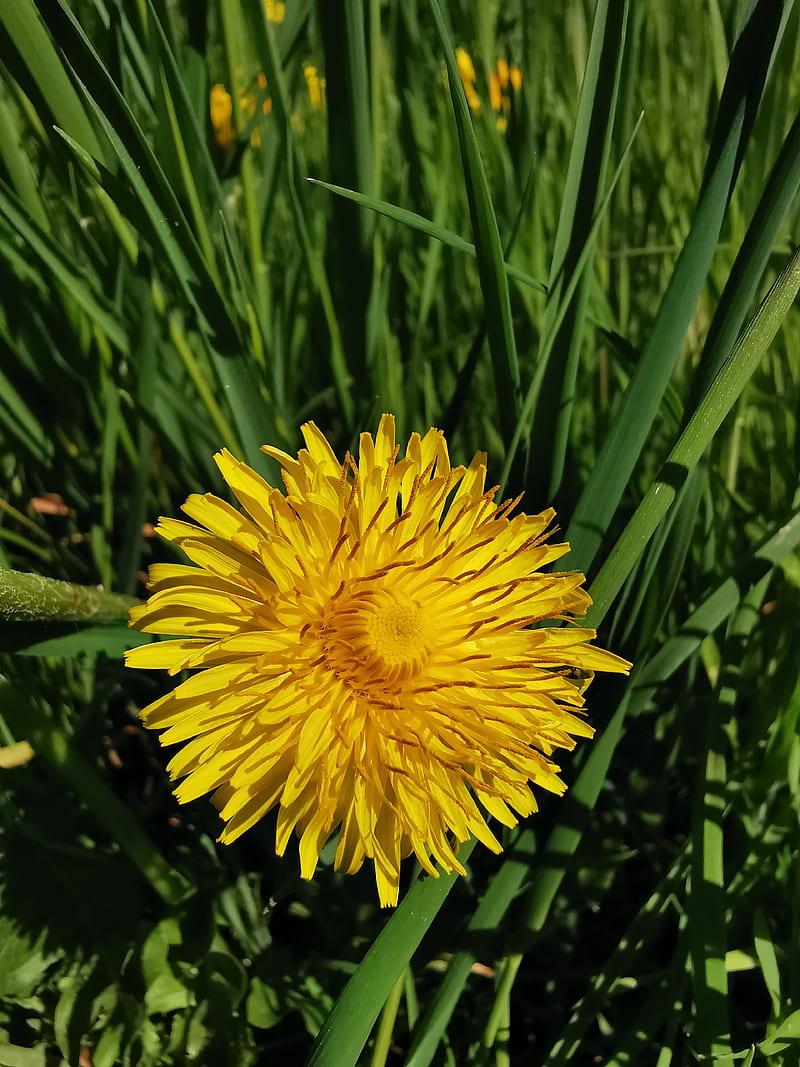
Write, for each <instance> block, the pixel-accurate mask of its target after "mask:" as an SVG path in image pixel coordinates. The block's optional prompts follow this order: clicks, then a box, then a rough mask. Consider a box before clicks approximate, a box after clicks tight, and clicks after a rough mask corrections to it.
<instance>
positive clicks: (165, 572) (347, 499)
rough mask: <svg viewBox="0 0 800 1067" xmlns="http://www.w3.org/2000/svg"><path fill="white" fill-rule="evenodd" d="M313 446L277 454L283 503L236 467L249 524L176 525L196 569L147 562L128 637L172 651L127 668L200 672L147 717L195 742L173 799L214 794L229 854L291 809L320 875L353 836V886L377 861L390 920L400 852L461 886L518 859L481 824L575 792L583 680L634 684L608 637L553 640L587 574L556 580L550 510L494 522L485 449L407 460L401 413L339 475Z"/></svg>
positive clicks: (165, 523) (207, 508)
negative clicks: (329, 854)
mask: <svg viewBox="0 0 800 1067" xmlns="http://www.w3.org/2000/svg"><path fill="white" fill-rule="evenodd" d="M302 432H303V437H304V440H305V448H303V449H302V450H301V451H300V452H299V453H298V455H297V458H296V459H295V458H294V457H292V456H290V455H288V454H287V453H285V452H282V451H280V450H279V449H276V448H271V447H266V446H265V447H264V451H265V452H266V453H267V454H268V455H269V456H271V457H272V458H273V459H274V460H276V461H277V462H278V463H279V464H280V466H281V468H282V473H283V481H284V485H285V490H284V491H281V490H279V489H276V488H274V487H272V486H271V485H269V484H268V483H267V482H266V481H264V479H263V478H262V477H261V476H260V475H259V474H257V473H256V472H255V471H254V470H252V469H251V468H250V467H248V466H247V465H246V464H244V463H241V462H239V461H237V460H236V459H235V458H234V457H233V456H232V455H231V454H230V452H228V451H226V450H224V451H222V452H221V453H219V454H218V455H217V456H216V462H217V465H218V466H219V469H220V471H221V473H222V476H223V478H224V479H225V481H226V482H227V484H228V485H229V487H230V488H231V490H232V491H233V493H234V495H235V496H236V498H237V499H238V501H239V504H240V508H236V507H234V506H232V505H231V504H228V503H226V502H225V501H224V500H221V499H220V498H218V497H216V496H214V495H212V494H205V495H202V496H200V495H193V496H190V497H189V499H188V500H187V501H186V504H185V505H184V509H183V510H184V511H185V512H186V514H187V515H188V516H189V518H190V519H192V520H193V523H188V522H182V521H178V520H176V519H169V518H167V519H164V518H162V519H161V520H160V522H159V525H158V527H157V530H158V532H159V533H160V534H161V536H162V537H165V538H166V539H167V540H169V541H172V542H174V543H175V544H177V545H178V546H180V548H181V549H182V550H183V551H184V553H185V554H186V556H188V558H189V559H190V560H191V562H192V564H193V566H187V565H179V564H167V563H158V564H155V565H154V566H153V567H151V569H150V574H149V582H148V585H149V590H150V597H149V600H148V601H147V603H146V604H143V605H141V606H139V607H136V608H134V609H133V611H132V612H131V625H132V626H134V627H136V628H137V629H140V630H145V631H148V632H150V633H155V634H169V635H174V636H175V637H176V639H175V640H169V641H158V642H154V643H152V644H148V645H143V646H141V647H139V648H136V649H133V650H132V651H130V652H129V653H128V655H127V662H128V664H129V665H130V666H133V667H148V668H150V667H152V668H166V669H167V670H168V671H169V672H170V673H172V674H175V673H177V672H179V671H182V670H184V669H186V668H189V669H191V670H194V671H195V672H196V673H194V674H192V675H191V676H190V677H189V678H188V680H187V681H184V682H182V683H181V684H180V685H178V686H177V687H176V688H175V689H174V690H173V691H172V692H170V693H168V694H167V695H166V696H164V697H163V698H161V699H160V700H157V701H156V702H155V703H154V704H151V705H150V706H149V707H147V708H145V709H144V711H143V712H142V713H141V714H142V718H143V720H144V722H145V724H146V725H147V726H149V727H152V728H154V729H158V730H163V731H164V732H163V733H162V734H161V741H162V743H163V744H165V745H173V744H181V745H182V746H183V747H182V748H180V749H179V750H178V752H177V754H176V755H174V756H173V758H172V760H171V762H170V764H169V772H170V775H171V776H172V777H173V778H180V779H182V781H181V783H180V784H179V785H178V786H177V788H176V795H177V797H178V800H180V801H182V802H186V801H190V800H194V799H196V798H198V797H200V796H202V795H203V794H206V793H208V792H211V791H213V798H212V799H213V801H214V803H215V804H216V806H217V807H218V808H219V811H220V815H221V817H222V819H223V820H224V822H225V827H224V829H223V831H222V834H221V837H220V840H221V841H223V842H231V841H234V840H235V839H236V838H238V837H239V836H240V835H241V834H243V833H244V832H245V831H246V830H247V829H249V828H250V827H252V826H253V825H254V823H256V822H257V821H258V820H259V819H261V818H262V817H263V816H264V815H265V814H266V813H267V812H268V811H270V809H272V808H275V807H277V808H278V812H277V826H276V850H277V852H278V853H279V854H281V855H282V854H283V853H284V851H285V849H286V847H287V845H288V843H289V841H290V839H291V836H292V834H293V833H295V834H296V835H297V836H298V837H299V854H300V872H301V874H302V876H303V877H304V878H310V877H311V876H312V875H313V873H314V870H315V868H316V865H317V862H318V859H319V854H320V851H321V849H322V847H323V846H324V844H325V843H326V841H327V840H328V839H329V838H330V837H331V836H332V835H333V834H334V833H336V832H338V844H337V848H336V858H335V866H336V868H337V869H340V870H343V871H346V872H354V871H356V870H358V869H359V868H360V867H361V866H362V864H363V862H364V861H365V860H368V861H370V862H371V863H372V864H373V865H374V871H375V879H376V882H377V887H378V895H379V897H380V901H381V904H383V905H391V904H395V903H396V902H397V897H398V883H399V877H400V861H401V859H402V858H403V857H405V856H408V855H410V854H412V853H413V854H414V855H415V856H416V857H417V859H418V860H419V862H420V864H421V865H422V867H423V868H424V869H425V870H426V871H427V872H429V873H430V874H431V875H433V876H434V877H436V876H438V870H437V867H436V863H438V864H439V865H440V866H441V867H442V868H443V869H444V870H445V871H448V872H450V871H454V870H455V871H457V872H459V873H461V874H463V873H464V868H463V866H462V864H461V863H460V862H459V860H458V858H457V855H456V853H457V850H458V846H459V844H460V843H461V842H464V841H466V840H467V839H468V838H470V837H473V836H474V837H476V838H477V839H478V840H480V841H481V842H482V843H483V844H484V845H486V846H487V847H488V848H490V849H491V850H492V851H494V852H499V851H500V850H501V846H500V844H499V842H498V840H497V838H496V837H495V834H494V833H493V832H492V830H491V829H490V827H489V825H488V823H487V816H492V817H493V818H494V819H496V820H497V822H499V823H500V824H502V825H504V826H514V825H515V824H516V822H517V821H518V819H519V817H524V816H527V815H530V814H531V813H532V812H534V811H536V808H537V801H536V796H535V794H534V791H533V789H532V788H531V786H534V787H538V788H539V789H545V790H549V791H550V792H553V793H557V794H560V793H562V792H563V791H564V788H565V787H564V784H563V782H562V781H561V780H560V778H559V777H558V771H559V768H558V766H556V764H555V763H554V762H553V760H552V758H551V757H552V755H553V753H554V752H555V751H556V750H557V749H571V748H573V747H574V745H575V738H577V737H589V736H591V734H592V729H591V727H590V726H589V725H588V724H587V722H586V720H585V718H584V717H583V714H582V708H583V703H584V695H583V691H584V689H585V684H583V683H581V682H580V681H579V680H578V679H577V677H576V675H578V674H580V675H582V676H584V677H585V672H594V671H597V670H603V671H618V672H626V671H627V670H628V668H629V666H630V665H629V664H628V663H626V662H625V661H624V660H622V659H620V658H618V657H617V656H614V655H612V654H611V653H610V652H606V651H603V650H602V649H599V648H597V647H596V646H594V645H592V644H591V643H590V642H591V641H592V640H593V639H594V637H595V632H594V630H590V629H587V628H581V627H580V626H578V625H575V624H570V625H556V626H543V625H542V622H543V621H545V620H556V621H559V622H563V621H565V620H569V619H570V618H571V617H574V616H581V615H583V614H584V613H585V611H586V608H587V607H588V605H589V603H590V600H589V596H588V594H587V593H586V592H585V590H584V589H583V581H584V579H583V575H582V574H580V573H579V572H577V571H567V572H555V571H547V572H545V571H544V570H543V568H545V567H547V566H548V565H549V564H551V563H553V562H554V561H555V560H557V559H558V558H559V557H561V556H563V555H564V554H565V553H566V552H567V551H568V546H567V545H565V544H550V543H548V541H547V538H548V535H549V532H550V527H551V525H552V522H553V518H554V512H553V511H552V510H548V511H544V512H542V513H541V514H539V515H524V514H517V515H512V514H511V513H512V511H513V509H514V507H515V506H516V504H517V501H513V500H512V501H508V502H506V503H503V504H497V503H495V501H494V497H495V494H496V489H489V490H488V491H486V489H485V478H486V457H485V454H483V453H478V454H477V455H476V456H475V457H474V459H473V460H472V462H471V463H470V465H469V467H463V466H452V465H451V463H450V459H449V456H448V450H447V444H446V441H445V439H444V436H443V434H442V433H441V431H439V430H436V429H431V430H429V431H428V432H427V433H426V434H425V435H424V436H423V437H420V435H419V434H412V435H411V438H410V440H409V442H408V445H407V447H406V450H405V455H404V456H402V457H401V456H400V448H399V446H398V445H396V444H395V423H394V418H393V417H392V416H391V415H384V416H383V417H382V418H381V420H380V425H379V427H378V431H377V433H376V435H375V437H374V439H373V437H372V435H370V434H367V433H365V434H362V435H361V438H360V443H359V454H358V457H357V458H355V457H353V456H351V455H350V454H349V453H348V454H347V455H346V456H345V458H344V461H341V460H339V459H338V458H337V457H336V455H335V454H334V452H333V450H332V448H331V446H330V444H329V443H328V441H327V440H326V438H325V437H324V435H323V434H322V433H321V432H320V430H319V429H318V428H317V427H316V426H315V425H314V423H306V425H305V426H303V428H302ZM194 523H196V524H197V525H194Z"/></svg>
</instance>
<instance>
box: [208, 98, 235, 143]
mask: <svg viewBox="0 0 800 1067" xmlns="http://www.w3.org/2000/svg"><path fill="white" fill-rule="evenodd" d="M208 110H209V116H210V119H211V128H212V129H213V131H214V139H215V141H216V142H217V144H218V145H219V146H220V148H224V149H228V148H230V146H231V145H232V144H233V126H232V125H231V117H232V114H233V105H232V102H231V94H230V93H229V92H228V90H227V89H226V88H225V86H224V85H215V86H213V87H212V89H211V92H210V93H209V98H208Z"/></svg>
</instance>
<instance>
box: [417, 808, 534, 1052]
mask: <svg viewBox="0 0 800 1067" xmlns="http://www.w3.org/2000/svg"><path fill="white" fill-rule="evenodd" d="M535 848H536V837H535V835H534V833H533V831H532V830H531V829H530V828H526V829H524V830H523V831H522V832H521V833H520V835H519V837H518V838H517V840H516V841H515V842H514V844H513V846H512V847H511V848H510V849H509V852H508V856H507V858H506V859H505V861H504V862H503V866H502V867H501V868H500V870H499V871H498V873H497V874H496V875H495V877H494V878H493V879H492V881H491V883H490V885H489V887H488V889H487V890H486V892H485V893H484V895H483V899H482V900H481V902H480V904H479V905H478V907H477V908H476V909H475V911H474V913H473V915H472V918H471V919H470V921H469V923H468V924H467V929H466V937H467V938H470V936H472V937H476V936H479V935H480V934H481V933H482V932H483V933H485V932H486V931H487V930H491V931H494V930H496V929H497V928H498V926H499V924H500V922H501V920H502V918H503V916H504V915H505V913H506V912H507V911H508V908H509V906H510V904H511V902H512V901H513V900H514V898H515V897H516V895H517V893H518V892H519V890H520V887H521V886H522V883H523V882H524V880H525V878H526V877H527V875H528V874H529V872H530V869H531V861H532V859H533V854H534V851H535ZM475 960H476V956H475V952H474V951H472V950H471V949H461V950H460V951H458V952H455V953H454V954H453V956H452V958H451V959H450V962H449V964H448V966H447V971H446V973H445V976H444V978H443V979H442V984H441V985H440V986H439V988H438V989H437V991H436V995H435V996H434V997H433V999H432V1000H431V1002H430V1005H429V1007H428V1008H427V1009H426V1011H425V1014H424V1015H423V1016H422V1018H421V1019H420V1020H419V1023H418V1024H417V1026H416V1028H415V1029H414V1034H413V1038H412V1042H411V1048H410V1049H409V1051H408V1055H407V1057H406V1061H405V1062H406V1067H428V1064H429V1063H430V1062H431V1060H432V1059H433V1057H434V1055H435V1054H436V1049H437V1047H438V1045H439V1042H440V1041H441V1039H442V1036H443V1035H444V1032H445V1030H446V1029H447V1025H448V1023H449V1022H450V1018H451V1016H452V1014H453V1011H454V1010H455V1008H456V1005H457V1004H458V1000H459V997H460V996H461V993H462V991H463V988H464V984H465V982H466V980H467V978H468V976H469V973H470V970H471V968H472V965H473V964H474V963H475Z"/></svg>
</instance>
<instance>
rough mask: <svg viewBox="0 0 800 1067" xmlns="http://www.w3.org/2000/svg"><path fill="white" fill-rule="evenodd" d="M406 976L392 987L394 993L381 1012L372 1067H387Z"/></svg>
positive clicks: (390, 995)
mask: <svg viewBox="0 0 800 1067" xmlns="http://www.w3.org/2000/svg"><path fill="white" fill-rule="evenodd" d="M405 980H406V975H405V971H404V972H403V974H401V975H400V977H399V978H398V979H397V981H396V982H395V983H394V985H393V986H392V991H391V992H390V993H389V996H388V997H387V998H386V1003H385V1004H384V1007H383V1011H382V1012H381V1021H380V1024H379V1026H378V1033H377V1034H376V1035H375V1048H374V1049H373V1050H372V1060H371V1061H370V1067H385V1064H386V1060H387V1058H388V1056H389V1051H390V1049H391V1047H392V1035H393V1033H394V1024H395V1022H396V1020H397V1012H398V1009H399V1007H400V1000H401V998H402V996H403V986H404V985H405Z"/></svg>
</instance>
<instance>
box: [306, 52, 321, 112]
mask: <svg viewBox="0 0 800 1067" xmlns="http://www.w3.org/2000/svg"><path fill="white" fill-rule="evenodd" d="M303 77H304V78H305V80H306V88H307V89H308V99H309V100H310V102H311V108H312V110H313V111H322V109H323V108H324V107H325V79H324V78H320V76H319V72H318V71H317V68H316V67H315V66H313V65H312V64H311V63H304V64H303Z"/></svg>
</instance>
